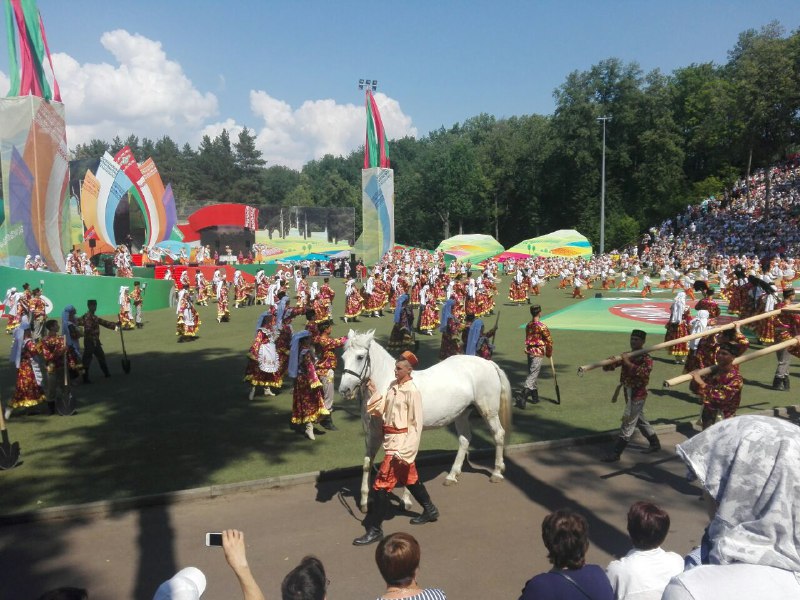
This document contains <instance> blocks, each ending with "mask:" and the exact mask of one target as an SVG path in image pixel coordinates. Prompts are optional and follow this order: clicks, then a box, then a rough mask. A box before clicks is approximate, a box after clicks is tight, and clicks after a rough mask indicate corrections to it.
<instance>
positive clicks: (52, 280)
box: [0, 266, 173, 318]
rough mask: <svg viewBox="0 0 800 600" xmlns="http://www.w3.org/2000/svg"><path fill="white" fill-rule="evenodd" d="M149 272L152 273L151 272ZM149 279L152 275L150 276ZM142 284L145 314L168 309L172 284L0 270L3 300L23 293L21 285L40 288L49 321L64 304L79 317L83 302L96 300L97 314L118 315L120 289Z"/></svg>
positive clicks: (58, 314)
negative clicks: (13, 292) (10, 291)
mask: <svg viewBox="0 0 800 600" xmlns="http://www.w3.org/2000/svg"><path fill="white" fill-rule="evenodd" d="M151 271H152V270H151ZM151 277H152V275H151ZM134 281H141V283H142V285H144V284H145V283H146V284H147V287H146V289H145V293H144V310H146V311H147V310H157V309H159V308H166V307H168V306H169V297H170V292H171V290H172V285H173V282H172V281H159V280H156V279H146V278H144V277H143V278H141V279H134V278H128V277H102V276H101V277H92V276H86V275H66V274H64V273H50V272H49V271H26V270H24V269H15V268H13V267H2V266H0V293H2V297H3V298H5V292H6V290H7V289H8V288H11V287H15V288H17V290H22V284H23V283H29V284H30V286H31V289H34V288H37V287H38V288H42V293H43V294H44V295H45V296H47V298H48V299H49V300H50V301H51V302H52V303H53V312H51V313H50V317H52V318H60V317H61V311H62V309H63V308H64V307H65V306H66V305H67V304H72V305H73V306H74V307H75V308H76V309H77V311H78V314H79V315H81V314H83V313H84V312H85V310H86V301H87V300H90V299H94V300H97V313H98V314H101V315H112V314H117V313H118V312H119V288H120V286H123V285H127V286H128V287H129V288H130V289H133V282H134Z"/></svg>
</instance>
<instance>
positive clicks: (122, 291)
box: [119, 285, 128, 306]
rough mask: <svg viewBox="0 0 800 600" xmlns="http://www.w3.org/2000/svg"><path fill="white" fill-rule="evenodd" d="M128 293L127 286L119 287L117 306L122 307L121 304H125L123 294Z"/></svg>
mask: <svg viewBox="0 0 800 600" xmlns="http://www.w3.org/2000/svg"><path fill="white" fill-rule="evenodd" d="M127 291H128V286H127V285H121V286H119V305H120V306H122V303H123V302H125V292H127Z"/></svg>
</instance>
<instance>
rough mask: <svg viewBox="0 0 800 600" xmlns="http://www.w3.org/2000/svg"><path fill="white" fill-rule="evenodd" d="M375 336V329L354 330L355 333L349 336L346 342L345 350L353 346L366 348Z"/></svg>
mask: <svg viewBox="0 0 800 600" xmlns="http://www.w3.org/2000/svg"><path fill="white" fill-rule="evenodd" d="M374 337H375V330H374V329H370V330H369V331H363V332H362V331H353V335H351V336H349V337H348V338H347V341H346V342H345V344H344V349H345V350H350V349H351V348H353V347H356V348H366V347H367V346H368V345H369V343H370V342H371V341H372V339H373V338H374Z"/></svg>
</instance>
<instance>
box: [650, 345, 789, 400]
mask: <svg viewBox="0 0 800 600" xmlns="http://www.w3.org/2000/svg"><path fill="white" fill-rule="evenodd" d="M798 343H800V340H798V339H797V338H792V339H790V340H786V341H785V342H780V343H779V344H773V345H772V346H768V347H766V348H762V349H761V350H756V351H755V352H750V353H748V354H744V355H742V356H738V357H736V358H734V359H733V364H734V365H740V364H742V363H746V362H748V361H751V360H755V359H757V358H761V357H762V356H767V355H768V354H775V353H776V352H778V351H779V350H783V349H784V348H791V347H792V346H796V345H797V344H798ZM715 366H716V365H715ZM713 369H714V367H706V368H705V369H700V370H699V371H698V372H697V373H698V375H700V376H701V377H702V376H703V375H708V374H709V373H711V371H712V370H713ZM691 380H692V374H691V373H684V374H683V375H678V376H677V377H673V378H672V379H666V380H664V387H665V388H668V387H672V386H675V385H679V384H681V383H686V382H687V381H691Z"/></svg>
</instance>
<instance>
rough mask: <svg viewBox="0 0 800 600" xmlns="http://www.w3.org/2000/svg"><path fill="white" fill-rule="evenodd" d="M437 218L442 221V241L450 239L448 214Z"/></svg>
mask: <svg viewBox="0 0 800 600" xmlns="http://www.w3.org/2000/svg"><path fill="white" fill-rule="evenodd" d="M439 217H440V218H441V219H442V234H443V235H444V237H443V238H442V239H445V240H446V239H447V238H449V237H450V212H449V211H448V212H446V213H444V214H440V215H439Z"/></svg>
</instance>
